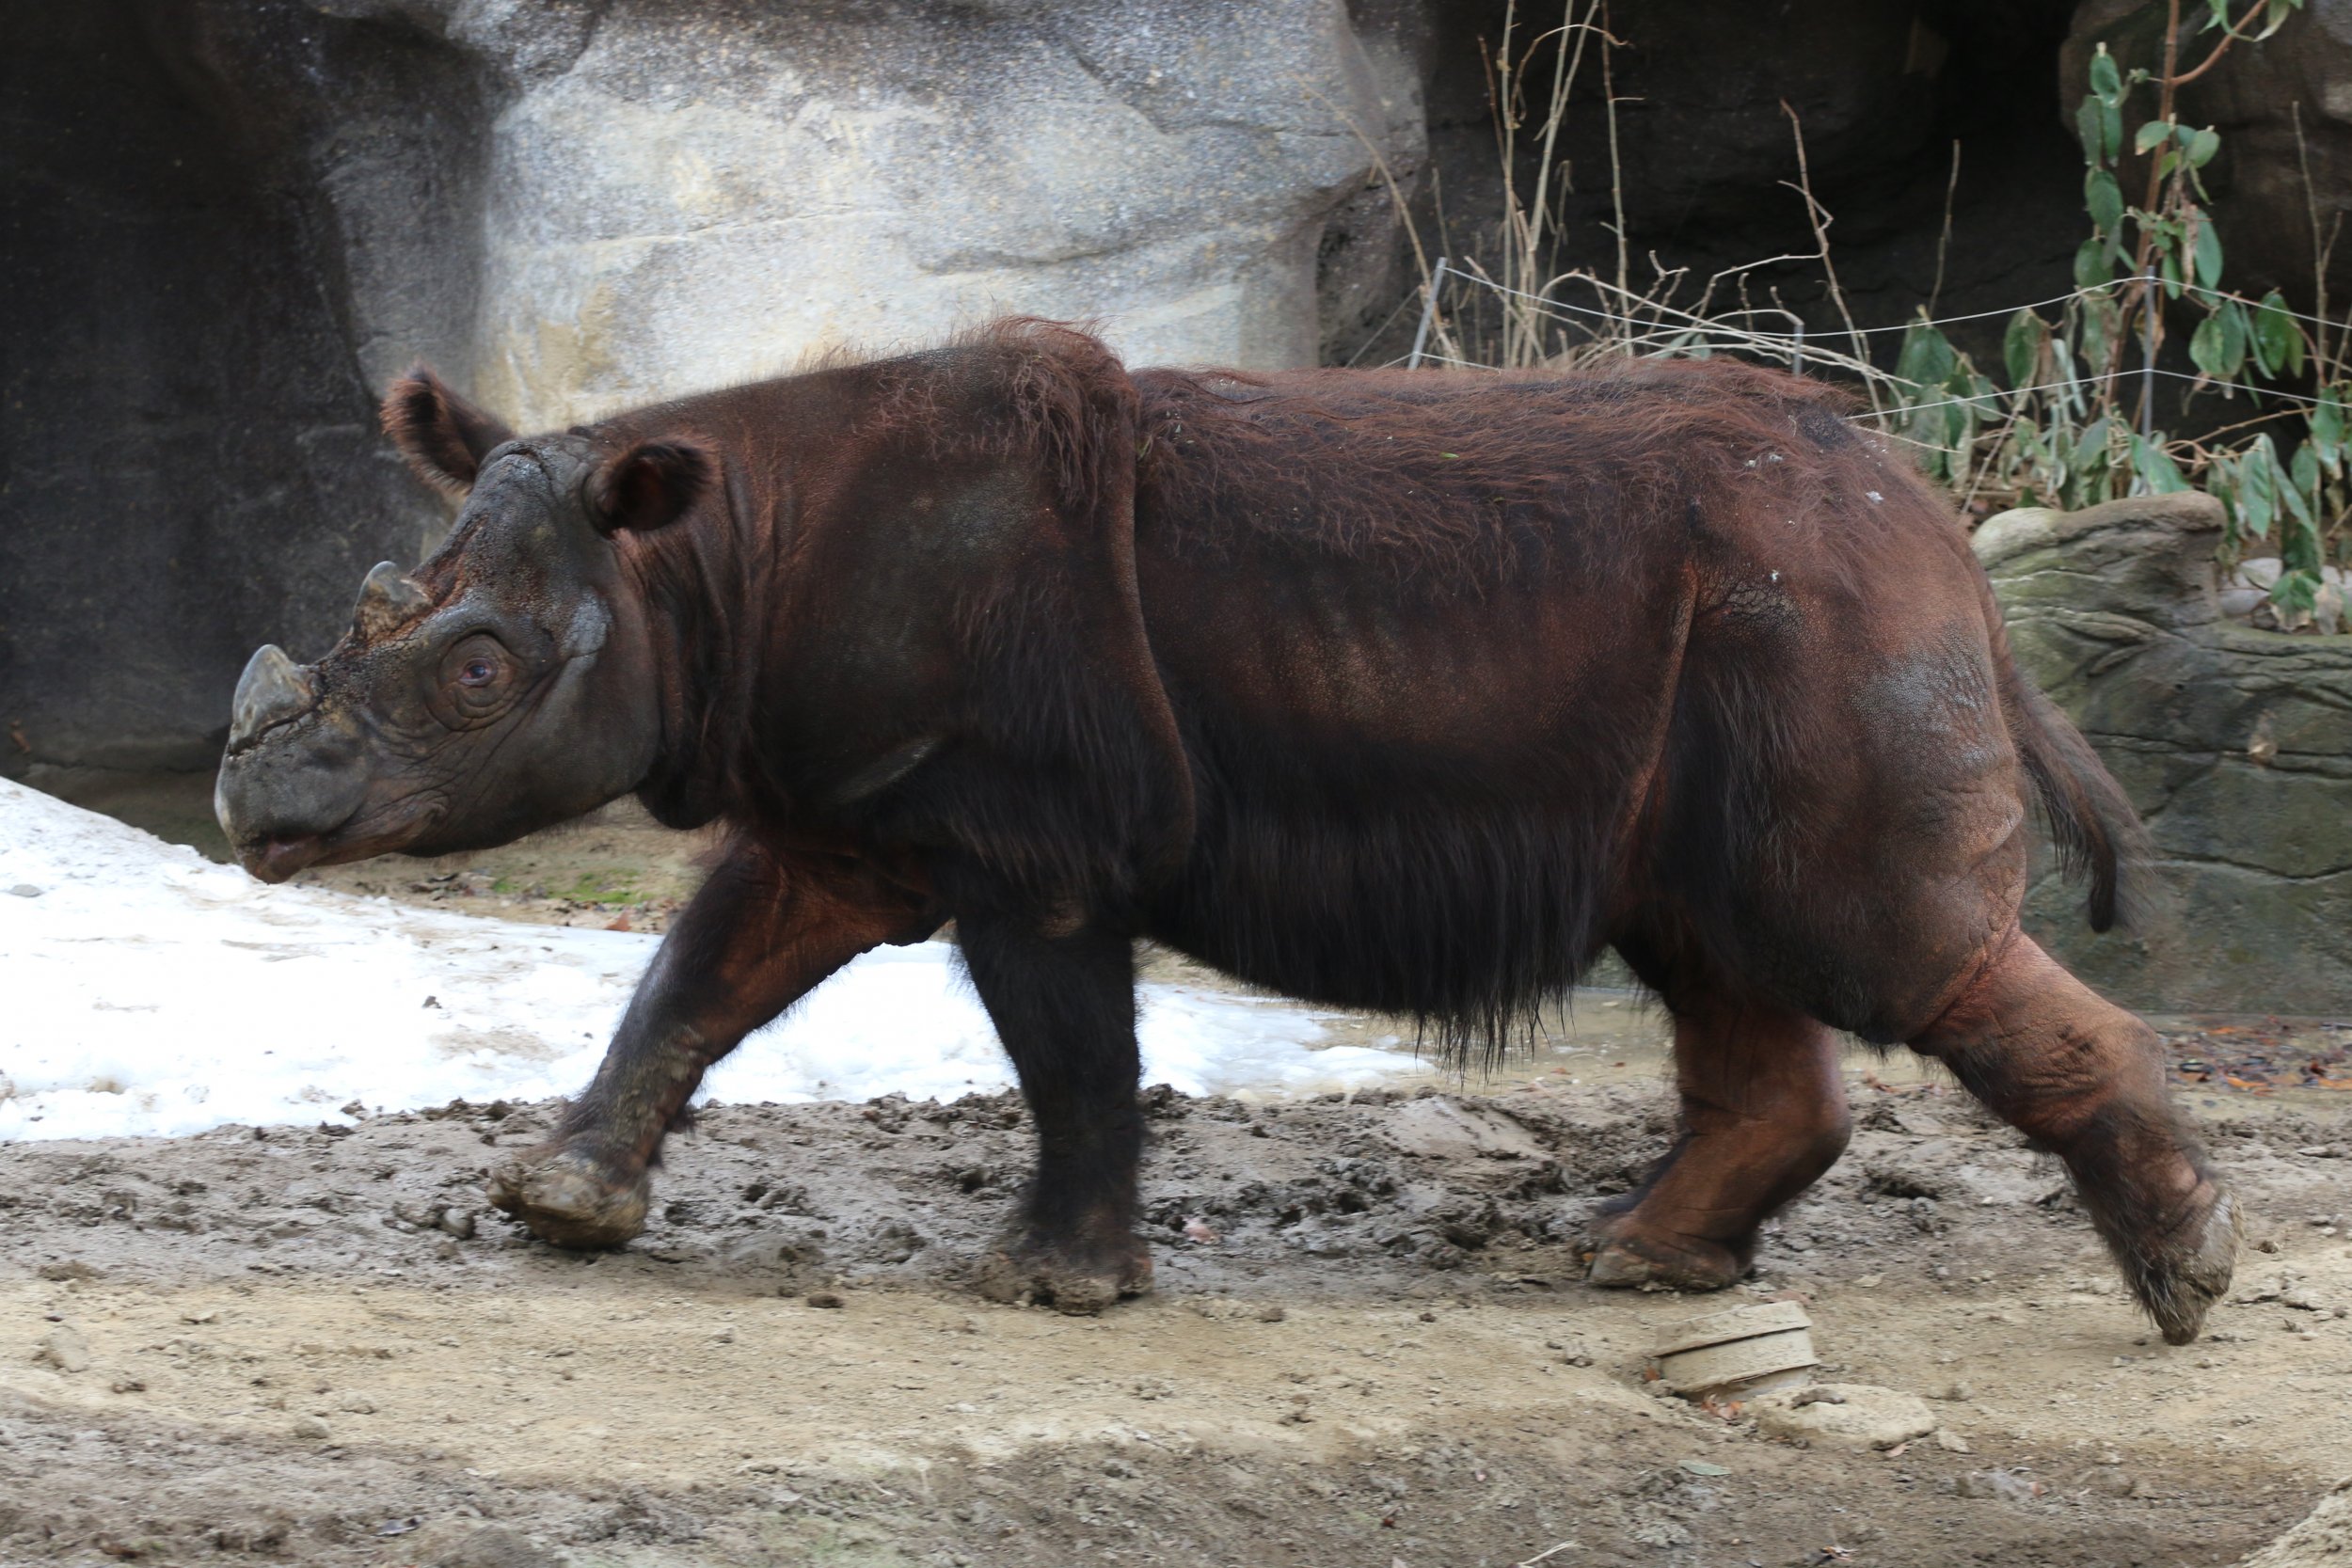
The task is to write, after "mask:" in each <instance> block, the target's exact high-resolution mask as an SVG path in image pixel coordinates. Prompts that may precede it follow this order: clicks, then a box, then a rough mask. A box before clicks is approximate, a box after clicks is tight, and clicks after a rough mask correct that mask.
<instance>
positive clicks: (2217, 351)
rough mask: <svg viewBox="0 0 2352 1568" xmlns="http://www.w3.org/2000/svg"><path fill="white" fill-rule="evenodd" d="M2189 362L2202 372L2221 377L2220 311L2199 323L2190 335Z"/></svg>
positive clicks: (2215, 377)
mask: <svg viewBox="0 0 2352 1568" xmlns="http://www.w3.org/2000/svg"><path fill="white" fill-rule="evenodd" d="M2188 362H2189V363H2190V364H2192V365H2194V366H2196V367H2197V369H2198V371H2199V372H2200V373H2201V374H2204V375H2209V376H2212V377H2213V378H2214V379H2215V380H2219V379H2220V378H2221V317H2220V315H2219V313H2218V312H2217V313H2215V314H2213V315H2210V316H2207V317H2206V318H2205V319H2204V320H2203V321H2201V322H2199V323H2198V324H2197V330H2196V331H2194V332H2192V333H2190V334H2189V337H2188Z"/></svg>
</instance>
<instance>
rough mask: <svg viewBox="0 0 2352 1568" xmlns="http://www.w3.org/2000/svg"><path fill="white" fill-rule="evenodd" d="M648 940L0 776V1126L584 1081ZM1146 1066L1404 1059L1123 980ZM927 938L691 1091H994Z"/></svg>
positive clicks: (1247, 1005) (175, 1122)
mask: <svg viewBox="0 0 2352 1568" xmlns="http://www.w3.org/2000/svg"><path fill="white" fill-rule="evenodd" d="M659 940H660V939H659V938H656V937H652V936H646V935H642V934H632V933H628V932H622V931H598V930H580V929H576V928H566V927H543V926H524V925H517V924H514V923H510V922H506V921H500V920H487V919H482V918H478V917H476V916H472V915H463V914H455V913H445V912H442V911H437V910H423V909H416V908H413V907H409V906H405V905H400V904H395V903H393V902H391V901H390V900H389V899H386V898H363V897H356V896H353V895H349V894H342V893H336V892H332V891H329V890H327V889H324V888H312V887H269V886H266V885H264V884H262V883H261V882H258V881H255V880H254V879H252V878H250V877H248V876H246V874H245V872H243V871H242V870H240V869H238V868H237V867H235V866H228V865H218V864H215V863H213V862H211V861H208V860H206V859H204V857H203V856H201V855H199V854H198V853H197V852H196V851H195V850H193V849H190V848H187V847H183V846H180V845H174V844H167V843H165V842H164V841H163V840H161V839H158V838H156V837H154V836H152V835H151V834H149V833H145V832H140V831H139V830H137V829H135V828H132V827H129V826H126V825H125V824H123V823H120V822H118V821H116V820H114V819H113V818H111V817H107V816H99V815H97V814H95V813H92V812H87V811H83V810H81V809H79V808H78V807H74V806H71V805H68V804H66V803H65V802H64V801H62V800H56V799H54V798H53V797H50V796H47V795H43V794H40V793H39V792H38V791H35V790H31V789H27V788H25V787H24V786H23V785H21V784H12V783H10V782H8V781H7V780H4V779H0V1139H29V1138H87V1137H111V1136H118V1135H123V1134H135V1133H159V1134H167V1135H177V1134H183V1133H188V1132H200V1131H202V1130H204V1129H205V1128H209V1127H217V1126H221V1125H223V1124H225V1123H230V1122H241V1123H258V1124H265V1125H266V1124H273V1123H288V1122H317V1121H328V1122H344V1121H348V1120H350V1119H351V1118H350V1117H347V1116H345V1115H344V1114H343V1113H342V1111H341V1110H339V1109H338V1107H340V1106H342V1105H345V1104H348V1103H351V1102H354V1101H357V1102H358V1103H360V1104H363V1105H365V1106H367V1107H369V1108H371V1109H374V1110H406V1109H414V1108H417V1107H420V1106H427V1105H438V1104H442V1103H444V1102H446V1101H450V1100H453V1099H459V1098H463V1099H466V1100H470V1101H477V1102H480V1101H489V1100H496V1099H507V1100H536V1099H543V1098H546V1097H548V1096H550V1095H558V1094H570V1093H574V1092H577V1091H578V1090H579V1089H580V1088H581V1087H582V1086H584V1085H586V1084H587V1082H588V1080H589V1078H590V1076H591V1075H592V1074H593V1073H594V1072H595V1071H596V1063H597V1062H598V1061H599V1060H600V1059H601V1058H602V1056H603V1054H604V1047H605V1042H606V1040H607V1039H608V1038H609V1037H611V1035H612V1028H613V1026H614V1025H615V1024H616V1023H618V1022H619V1021H620V1016H621V1011H622V1008H623V1007H624V1006H627V1004H628V996H629V992H630V991H631V990H633V989H634V987H635V986H636V983H637V977H638V975H639V974H641V973H643V972H644V968H645V965H646V963H647V962H648V961H649V960H650V959H651V958H652V957H653V952H654V948H655V947H656V945H658V943H659ZM1139 1001H1140V1004H1141V1023H1140V1027H1139V1033H1140V1036H1141V1040H1142V1046H1143V1060H1144V1081H1145V1082H1146V1083H1167V1084H1172V1085H1175V1086H1176V1087H1177V1088H1179V1089H1182V1090H1184V1091H1185V1092H1186V1093H1189V1094H1209V1093H1222V1092H1230V1091H1232V1090H1233V1089H1237V1088H1245V1087H1256V1088H1271V1089H1276V1090H1283V1091H1297V1090H1307V1089H1326V1088H1344V1087H1349V1086H1353V1085H1362V1084H1369V1083H1373V1082H1375V1081H1377V1080H1380V1079H1383V1078H1387V1077H1391V1076H1392V1075H1395V1074H1399V1073H1404V1072H1409V1071H1412V1070H1414V1069H1415V1068H1416V1067H1417V1066H1418V1065H1419V1064H1417V1063H1416V1061H1415V1060H1414V1058H1413V1057H1412V1056H1410V1055H1409V1054H1406V1053H1403V1052H1393V1051H1376V1050H1370V1049H1366V1048H1363V1047H1357V1046H1328V1047H1321V1048H1319V1047H1318V1042H1319V1041H1321V1040H1322V1039H1323V1038H1324V1037H1325V1033H1326V1031H1325V1029H1324V1026H1323V1024H1322V1022H1320V1021H1319V1017H1318V1015H1317V1014H1315V1013H1313V1012H1311V1011H1308V1010H1305V1009H1302V1008H1300V1007H1297V1006H1293V1005H1291V1004H1288V1003H1284V1002H1279V1001H1273V1000H1262V999H1258V998H1252V997H1246V996H1234V995H1228V994H1224V993H1220V992H1215V991H1207V990H1198V989H1194V988H1190V987H1183V986H1172V985H1161V984H1146V985H1145V986H1143V987H1142V988H1141V989H1140V995H1139ZM1012 1084H1013V1076H1012V1071H1011V1069H1010V1067H1009V1065H1008V1064H1007V1062H1006V1060H1005V1057H1004V1053H1003V1051H1002V1050H1001V1048H1000V1047H999V1046H998V1044H997V1041H996V1035H995V1031H994V1030H993V1028H992V1027H991V1026H990V1023H989V1022H988V1017H987V1014H986V1013H985V1012H983V1011H982V1010H981V1008H980V1006H979V1004H978V1002H977V1000H976V999H975V998H974V996H973V994H972V990H971V987H970V985H969V984H968V982H967V981H966V980H965V979H964V976H963V974H962V969H961V964H960V962H959V961H958V959H957V958H956V953H955V949H954V948H953V947H952V946H950V945H948V944H947V943H945V942H923V943H920V944H917V945H915V946H912V947H897V948H893V947H885V948H881V949H879V950H877V951H875V952H873V953H869V954H867V955H866V957H864V958H860V959H858V960H857V961H856V962H854V963H852V964H850V965H849V966H848V967H847V968H845V969H843V970H842V971H841V972H840V973H839V974H835V975H834V977H833V978H832V979H830V980H828V981H827V982H826V983H825V984H824V985H822V986H820V987H818V989H817V990H815V991H813V992H811V993H810V994H809V995H808V996H807V997H805V998H803V1000H802V1002H801V1004H800V1005H799V1006H796V1007H794V1008H793V1009H792V1010H791V1011H790V1012H788V1013H787V1014H786V1015H785V1017H783V1018H782V1019H780V1020H778V1021H777V1022H775V1023H773V1024H771V1025H770V1026H769V1027H768V1028H766V1029H764V1030H762V1031H760V1032H759V1033H758V1034H756V1035H755V1036H753V1037H751V1038H750V1039H748V1040H746V1041H745V1042H744V1043H743V1045H742V1046H740V1047H739V1048H738V1050H737V1051H736V1053H734V1054H733V1055H732V1056H730V1057H729V1058H728V1059H727V1060H725V1061H724V1062H723V1063H721V1064H720V1065H719V1067H718V1068H717V1069H715V1070H713V1071H712V1073H711V1074H710V1076H709V1078H708V1079H707V1081H706V1083H705V1085H704V1090H703V1095H704V1098H706V1099H716V1100H720V1101H783V1102H790V1101H807V1100H865V1099H869V1098H871V1097H873V1096H876V1095H882V1094H889V1093H893V1092H896V1093H899V1094H904V1095H907V1096H908V1097H910V1098H912V1099H915V1100H924V1099H953V1098H955V1097H956V1096H958V1095H961V1094H965V1093H968V1092H971V1091H973V1090H983V1091H988V1090H996V1089H1002V1088H1009V1087H1010V1086H1012Z"/></svg>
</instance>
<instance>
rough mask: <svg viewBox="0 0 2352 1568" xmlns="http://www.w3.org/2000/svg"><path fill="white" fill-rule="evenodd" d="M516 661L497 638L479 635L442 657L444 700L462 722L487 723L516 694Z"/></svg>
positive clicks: (451, 714) (452, 714) (461, 643)
mask: <svg viewBox="0 0 2352 1568" xmlns="http://www.w3.org/2000/svg"><path fill="white" fill-rule="evenodd" d="M514 676H515V669H514V659H513V657H512V656H510V655H509V654H508V653H507V651H506V649H505V648H504V647H502V646H501V645H500V643H499V641H498V640H497V639H495V638H493V637H490V636H488V635H486V634H484V633H476V634H475V635H473V636H471V637H468V638H465V639H463V640H461V641H459V642H458V644H457V645H456V646H455V647H453V648H451V649H450V650H449V651H448V652H447V653H446V654H444V655H443V656H442V659H441V666H440V680H441V683H442V687H441V689H442V691H443V693H444V695H443V696H442V698H441V699H440V701H441V703H442V704H444V705H446V706H447V708H448V713H449V716H450V717H453V719H454V720H455V721H457V722H459V723H474V722H479V721H486V720H488V719H491V718H493V717H495V716H496V715H497V714H499V713H500V712H501V711H503V710H504V708H505V706H506V704H507V701H508V699H509V698H511V697H512V696H513V695H514V685H515V679H514Z"/></svg>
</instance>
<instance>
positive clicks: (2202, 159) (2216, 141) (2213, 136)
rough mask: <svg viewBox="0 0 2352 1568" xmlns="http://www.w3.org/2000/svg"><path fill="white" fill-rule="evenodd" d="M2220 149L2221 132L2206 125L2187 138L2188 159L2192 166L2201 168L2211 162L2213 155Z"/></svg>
mask: <svg viewBox="0 0 2352 1568" xmlns="http://www.w3.org/2000/svg"><path fill="white" fill-rule="evenodd" d="M2220 150H2221V133H2220V132H2218V131H2217V130H2215V129H2214V128H2213V127H2212V126H2210V125H2208V126H2206V127H2205V128H2204V129H2203V130H2201V131H2200V132H2198V133H2197V134H2196V135H2193V136H2191V137H2189V139H2188V161H2189V166H2191V167H2193V168H2203V167H2204V166H2206V165H2207V164H2209V163H2212V162H2213V155H2214V154H2215V153H2217V152H2218V151H2220Z"/></svg>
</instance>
